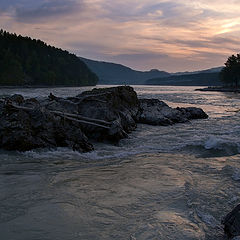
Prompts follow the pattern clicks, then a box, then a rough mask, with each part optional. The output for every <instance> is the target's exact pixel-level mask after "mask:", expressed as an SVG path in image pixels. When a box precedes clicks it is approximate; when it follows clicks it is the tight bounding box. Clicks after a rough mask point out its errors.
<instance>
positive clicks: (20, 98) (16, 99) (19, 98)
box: [9, 94, 24, 104]
mask: <svg viewBox="0 0 240 240" xmlns="http://www.w3.org/2000/svg"><path fill="white" fill-rule="evenodd" d="M9 100H10V101H12V102H15V103H17V104H21V103H23V101H24V97H23V96H22V95H20V94H14V95H12V96H11V97H10V98H9Z"/></svg>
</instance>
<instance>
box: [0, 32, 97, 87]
mask: <svg viewBox="0 0 240 240" xmlns="http://www.w3.org/2000/svg"><path fill="white" fill-rule="evenodd" d="M97 81H98V77H97V76H96V75H95V74H94V73H93V72H91V70H89V69H88V67H87V66H86V64H85V63H84V62H83V61H81V60H80V59H79V58H78V57H77V56H76V55H74V54H70V53H69V52H67V51H63V50H62V49H59V48H55V47H52V46H49V45H47V44H46V43H44V42H42V41H40V40H35V39H31V38H30V37H22V36H20V35H19V36H18V35H16V34H11V33H8V32H6V31H3V30H0V85H11V86H19V85H21V86H22V85H25V86H32V85H33V86H34V85H36V86H48V85H51V86H59V85H63V86H87V85H96V83H97Z"/></svg>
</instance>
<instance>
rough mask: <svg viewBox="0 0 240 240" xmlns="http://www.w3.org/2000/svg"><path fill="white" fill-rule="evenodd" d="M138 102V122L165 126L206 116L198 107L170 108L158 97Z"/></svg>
mask: <svg viewBox="0 0 240 240" xmlns="http://www.w3.org/2000/svg"><path fill="white" fill-rule="evenodd" d="M139 102H140V111H139V120H138V122H139V123H146V124H151V125H163V126H167V125H171V124H174V123H184V122H188V121H189V120H190V119H199V118H207V117H208V116H207V114H206V113H205V112H204V111H203V110H202V109H200V108H195V107H189V108H171V107H169V106H168V105H167V104H166V103H164V102H162V101H160V100H158V99H140V100H139Z"/></svg>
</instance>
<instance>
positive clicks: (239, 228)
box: [222, 204, 240, 238]
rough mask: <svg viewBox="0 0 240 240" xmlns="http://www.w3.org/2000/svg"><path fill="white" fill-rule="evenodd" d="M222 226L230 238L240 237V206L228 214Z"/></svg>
mask: <svg viewBox="0 0 240 240" xmlns="http://www.w3.org/2000/svg"><path fill="white" fill-rule="evenodd" d="M222 224H223V225H224V231H225V233H226V234H227V235H228V237H229V238H232V237H236V236H239V235H240V204H239V205H238V206H236V207H235V208H234V209H233V210H232V211H231V212H230V213H228V214H227V216H226V217H225V218H224V219H223V221H222Z"/></svg>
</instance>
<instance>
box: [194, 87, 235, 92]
mask: <svg viewBox="0 0 240 240" xmlns="http://www.w3.org/2000/svg"><path fill="white" fill-rule="evenodd" d="M195 91H203V92H233V93H240V88H226V87H207V88H198V89H195Z"/></svg>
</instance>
